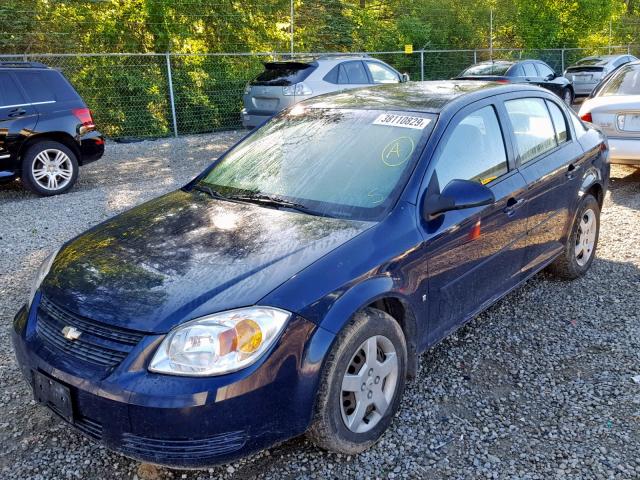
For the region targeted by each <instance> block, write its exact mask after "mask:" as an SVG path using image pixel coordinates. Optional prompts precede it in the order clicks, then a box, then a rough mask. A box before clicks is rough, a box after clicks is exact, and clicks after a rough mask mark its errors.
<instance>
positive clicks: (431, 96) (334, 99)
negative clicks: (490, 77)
mask: <svg viewBox="0 0 640 480" xmlns="http://www.w3.org/2000/svg"><path fill="white" fill-rule="evenodd" d="M513 91H536V92H545V90H543V89H541V88H539V87H535V86H529V85H514V84H510V85H505V84H502V83H498V82H486V81H480V80H439V81H427V82H408V83H399V84H388V85H379V86H375V87H365V88H357V89H354V90H346V91H342V92H336V93H328V94H325V95H319V96H317V97H314V98H311V99H309V100H306V101H304V102H302V104H303V105H305V106H308V107H311V108H353V109H363V110H400V111H403V110H405V111H415V112H425V113H440V112H441V111H442V110H443V109H444V108H446V107H447V106H448V105H450V104H452V103H454V102H455V101H457V100H458V99H460V98H462V97H464V98H466V99H467V101H468V103H471V102H473V101H475V100H480V99H482V98H485V97H488V96H491V95H497V94H499V93H507V92H513Z"/></svg>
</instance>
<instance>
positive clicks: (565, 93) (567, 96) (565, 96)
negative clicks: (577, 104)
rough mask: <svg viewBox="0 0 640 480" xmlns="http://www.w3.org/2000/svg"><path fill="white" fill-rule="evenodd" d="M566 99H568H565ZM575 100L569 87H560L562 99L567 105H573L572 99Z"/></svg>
mask: <svg viewBox="0 0 640 480" xmlns="http://www.w3.org/2000/svg"><path fill="white" fill-rule="evenodd" d="M567 100H568V101H567ZM574 100H575V96H574V94H573V91H572V90H571V89H570V88H569V87H565V88H563V89H562V101H563V102H564V103H565V104H566V105H567V106H569V107H570V106H571V105H573V101H574Z"/></svg>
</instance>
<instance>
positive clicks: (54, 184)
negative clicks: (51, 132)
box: [22, 140, 78, 196]
mask: <svg viewBox="0 0 640 480" xmlns="http://www.w3.org/2000/svg"><path fill="white" fill-rule="evenodd" d="M77 178H78V160H77V158H76V156H75V154H74V153H73V152H72V151H71V150H70V149H69V148H68V147H67V146H66V145H63V144H62V143H59V142H54V141H50V140H47V141H43V142H38V143H35V144H33V145H31V146H30V147H29V149H28V150H27V152H26V153H25V155H24V157H23V159H22V182H23V183H24V185H25V187H27V188H28V189H29V190H31V191H32V192H34V193H37V194H38V195H43V196H50V195H58V194H60V193H65V192H66V191H67V190H69V189H70V188H71V187H72V186H73V184H74V183H75V182H76V179H77Z"/></svg>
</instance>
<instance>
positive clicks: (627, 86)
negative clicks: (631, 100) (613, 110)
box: [599, 65, 640, 97]
mask: <svg viewBox="0 0 640 480" xmlns="http://www.w3.org/2000/svg"><path fill="white" fill-rule="evenodd" d="M599 95H600V96H602V97H610V96H616V95H640V68H639V67H638V66H635V65H634V66H630V67H622V68H621V69H620V70H618V72H616V73H614V74H613V76H612V77H611V78H610V79H609V80H608V81H607V83H606V84H605V85H604V86H603V87H602V90H601V91H600V93H599Z"/></svg>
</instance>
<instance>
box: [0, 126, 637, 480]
mask: <svg viewBox="0 0 640 480" xmlns="http://www.w3.org/2000/svg"><path fill="white" fill-rule="evenodd" d="M239 135H240V132H231V133H224V134H217V135H206V136H194V137H186V138H180V139H176V140H159V141H154V142H142V143H136V144H120V145H118V144H113V143H112V144H109V145H108V153H107V155H106V156H105V158H104V159H103V160H101V161H99V162H97V163H95V164H93V165H91V166H88V167H86V168H84V169H82V170H81V173H80V182H79V184H78V185H77V186H76V188H74V189H73V190H72V191H71V193H69V194H67V195H63V196H59V197H55V198H49V199H41V198H37V197H35V196H33V195H31V194H29V193H27V192H25V191H24V190H22V188H21V186H20V184H19V183H18V182H14V183H12V184H9V185H4V186H0V247H1V250H0V325H1V328H0V347H1V348H0V478H3V479H4V478H20V479H23V478H33V479H58V478H61V479H66V478H82V479H106V478H138V479H166V478H189V479H196V478H255V477H257V478H292V479H293V478H323V479H324V478H370V477H371V478H374V477H380V478H416V477H425V478H518V479H529V478H530V479H550V478H565V477H566V478H589V479H592V478H624V479H630V478H640V455H639V454H638V452H640V383H636V382H634V380H633V378H632V377H634V376H636V375H640V349H639V347H640V316H639V315H640V313H639V312H640V300H639V299H638V291H640V247H639V245H640V228H639V227H640V170H634V169H631V168H624V167H614V169H613V172H612V173H613V180H612V184H611V190H610V192H609V194H608V195H607V198H606V202H605V207H604V211H603V215H602V230H601V236H600V245H599V249H598V258H597V259H596V261H595V263H594V265H593V268H592V269H591V271H590V272H589V274H588V275H587V276H586V277H585V278H582V279H580V280H578V281H575V282H561V281H557V280H555V279H554V278H552V277H550V276H548V275H546V274H544V273H543V274H540V275H538V276H537V277H536V278H534V279H533V280H531V281H530V282H528V283H527V284H526V285H525V286H524V288H522V289H520V290H519V291H517V292H515V293H513V294H511V295H509V296H508V297H506V298H505V299H504V300H502V301H501V302H499V303H498V304H497V305H495V306H494V307H492V308H491V309H490V310H489V311H487V312H485V313H484V314H482V315H481V316H479V317H478V318H477V319H475V320H474V321H472V322H471V323H470V324H469V325H467V326H466V327H464V328H463V329H461V330H460V331H459V332H458V333H457V334H456V335H455V336H453V337H451V338H449V339H448V340H446V341H444V342H443V343H442V344H440V345H439V346H437V347H435V348H433V349H432V350H430V351H429V352H427V353H425V354H424V355H423V356H422V358H421V367H420V370H419V375H418V378H417V380H416V381H415V382H413V383H412V384H410V385H409V387H408V389H407V391H406V392H405V399H404V402H403V404H402V407H401V410H400V412H399V414H398V417H397V418H396V420H395V422H394V424H393V426H392V428H391V429H390V431H389V432H387V434H386V435H385V436H384V437H383V439H382V440H381V441H380V442H379V444H377V445H376V446H375V447H374V448H373V449H371V450H370V451H368V452H366V453H364V454H362V455H360V456H358V457H345V456H340V455H334V454H328V453H325V452H323V451H320V450H318V449H317V448H315V447H314V446H313V445H311V444H310V443H308V442H307V441H305V440H304V439H295V440H291V441H289V442H286V443H284V444H282V445H280V446H277V447H274V448H272V449H270V450H269V451H265V452H262V453H260V454H257V455H254V456H252V457H250V458H248V459H245V460H242V461H240V462H237V463H234V464H233V465H224V466H219V467H215V468H212V469H209V470H201V471H187V472H182V471H171V470H167V469H162V468H156V467H154V466H151V465H144V464H139V463H138V462H135V461H132V460H129V459H127V458H125V457H122V456H120V455H118V454H114V453H110V452H108V451H107V450H105V449H104V448H102V447H100V446H98V445H95V444H92V443H91V442H89V441H88V440H86V439H85V438H83V437H82V436H80V435H79V434H77V433H76V432H75V431H73V430H72V429H71V428H70V427H67V426H66V425H64V424H61V423H60V422H59V421H58V420H56V419H55V417H54V416H53V415H52V414H49V413H48V412H47V411H46V410H45V409H44V408H41V407H39V406H37V405H36V404H35V403H34V402H33V400H32V397H31V392H30V390H29V388H28V387H27V385H26V384H25V383H24V381H23V380H22V378H21V376H20V374H19V371H18V368H17V367H16V365H15V361H14V357H13V352H12V350H11V346H10V339H9V328H10V325H11V321H12V318H13V315H14V313H15V312H16V311H17V310H18V308H19V307H20V305H21V304H22V303H23V302H24V300H25V297H26V294H27V292H28V290H29V286H30V282H31V279H32V277H33V275H34V273H35V270H36V268H37V267H38V265H39V264H40V262H41V261H42V259H43V258H44V257H45V256H46V254H47V253H48V252H49V251H51V250H52V249H53V248H54V247H56V246H58V245H60V244H61V243H63V242H64V241H66V240H68V239H69V238H71V237H72V236H74V235H76V234H78V233H81V232H82V231H84V230H85V229H87V228H89V227H91V226H92V225H95V224H96V223H98V222H100V221H102V220H104V219H106V218H108V217H110V216H112V215H114V214H116V213H118V212H121V211H122V210H125V209H127V208H129V207H131V206H133V205H136V204H138V203H140V202H143V201H145V200H147V199H150V198H152V197H155V196H157V195H159V194H161V193H164V192H167V191H170V190H172V189H175V188H177V187H179V186H180V185H182V184H184V183H186V181H187V180H188V179H190V178H191V177H193V176H194V175H195V174H196V173H197V172H199V171H200V170H201V169H202V168H203V167H204V166H205V165H206V164H207V163H209V162H210V161H211V159H213V158H215V157H216V156H217V155H218V154H219V153H221V152H222V151H224V149H225V148H226V147H228V146H229V145H230V144H232V143H233V142H234V141H235V140H236V139H237V138H238V137H239ZM283 408H286V406H283Z"/></svg>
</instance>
